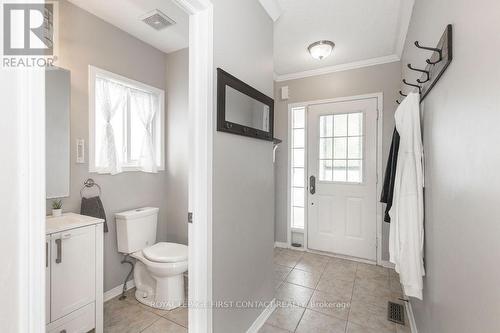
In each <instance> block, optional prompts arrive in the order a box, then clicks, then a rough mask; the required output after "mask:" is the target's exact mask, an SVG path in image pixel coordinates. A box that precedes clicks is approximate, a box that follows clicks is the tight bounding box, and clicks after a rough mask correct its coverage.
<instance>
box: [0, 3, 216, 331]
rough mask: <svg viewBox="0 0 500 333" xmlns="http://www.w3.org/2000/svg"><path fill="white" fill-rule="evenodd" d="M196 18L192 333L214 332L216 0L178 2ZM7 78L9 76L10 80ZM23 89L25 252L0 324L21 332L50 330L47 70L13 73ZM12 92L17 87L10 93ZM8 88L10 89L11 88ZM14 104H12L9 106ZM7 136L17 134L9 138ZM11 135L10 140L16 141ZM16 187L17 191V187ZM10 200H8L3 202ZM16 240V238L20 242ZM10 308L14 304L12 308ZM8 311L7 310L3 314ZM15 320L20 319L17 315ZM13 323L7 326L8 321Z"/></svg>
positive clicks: (20, 212)
mask: <svg viewBox="0 0 500 333" xmlns="http://www.w3.org/2000/svg"><path fill="white" fill-rule="evenodd" d="M176 2H177V3H178V4H179V5H180V6H181V8H183V9H184V10H186V11H187V13H188V14H189V15H190V20H189V30H190V32H189V34H190V44H189V46H190V51H189V66H190V70H189V73H190V74H189V76H190V77H189V110H190V111H189V119H190V125H191V126H192V127H191V130H190V131H189V132H190V133H193V135H192V137H190V152H191V153H190V154H191V156H190V158H191V159H192V161H194V162H193V163H190V165H196V168H192V169H190V177H189V178H190V184H189V190H190V191H189V192H190V198H189V207H190V211H192V212H193V213H194V214H195V215H194V216H195V218H194V221H195V223H194V224H193V225H190V226H189V243H190V246H189V257H190V261H189V271H190V273H191V274H190V275H191V277H190V279H189V288H190V293H189V295H190V298H192V299H196V301H197V302H200V304H199V305H201V306H199V307H196V309H195V310H194V311H189V329H190V331H191V332H195V333H198V332H200V333H201V332H209V333H210V332H212V310H211V308H210V306H208V305H210V304H211V301H212V252H211V250H212V211H211V210H212V202H211V193H212V135H213V70H214V68H213V43H212V41H213V36H212V32H213V7H212V3H211V2H210V1H209V0H176ZM4 74H5V73H2V75H4ZM9 75H11V76H12V77H13V78H15V79H14V81H17V82H19V84H18V86H17V90H16V93H17V96H16V97H17V98H16V97H14V98H13V99H16V101H15V102H14V101H12V103H11V104H12V105H13V106H15V107H14V108H13V109H10V111H11V112H17V113H18V119H16V121H18V123H16V124H15V125H14V126H17V141H16V142H17V143H18V145H17V146H13V147H11V148H12V149H17V151H18V159H17V161H12V163H15V165H18V172H17V175H16V177H17V178H18V185H19V186H18V188H17V189H16V191H15V193H17V196H13V197H12V198H11V199H12V200H7V201H6V202H5V204H8V203H9V202H11V203H12V205H13V206H11V207H8V209H6V211H12V210H16V211H17V213H16V214H15V215H13V216H15V221H12V222H15V223H17V227H16V228H17V229H16V231H17V236H16V237H15V238H16V245H17V246H16V247H15V248H9V249H6V250H8V251H15V252H16V253H18V256H19V258H18V259H19V262H18V266H17V267H20V270H18V272H17V277H18V278H17V281H18V284H17V286H15V288H16V289H17V290H18V295H19V297H18V299H17V300H15V301H16V304H17V309H16V310H15V311H9V312H8V313H10V314H12V317H9V316H8V317H7V318H3V320H2V322H0V327H4V325H8V326H7V329H8V327H11V328H13V327H16V328H19V331H20V332H21V331H22V332H29V333H38V332H44V331H45V295H44V293H45V258H44V256H45V251H44V243H45V91H44V89H43V88H44V87H45V84H44V80H45V79H44V77H45V76H44V73H43V71H42V72H41V73H39V72H38V71H29V70H26V71H25V70H21V69H20V70H18V71H16V73H10V74H9ZM10 90H12V89H10ZM6 91H9V89H7V90H6ZM5 102H7V101H5ZM5 134H6V136H7V135H9V133H5ZM8 140H9V138H7V137H5V138H4V141H5V142H8ZM11 190H12V189H11ZM2 199H3V198H2ZM12 236H13V235H11V237H12ZM5 306H8V304H6V305H5ZM2 312H3V311H2ZM14 316H15V317H14ZM4 320H5V322H4Z"/></svg>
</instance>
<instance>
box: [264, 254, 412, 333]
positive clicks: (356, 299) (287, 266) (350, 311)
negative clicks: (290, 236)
mask: <svg viewBox="0 0 500 333" xmlns="http://www.w3.org/2000/svg"><path fill="white" fill-rule="evenodd" d="M274 263H275V265H274V271H275V287H276V300H277V302H278V303H280V304H281V305H282V306H281V307H278V308H277V309H276V310H275V311H274V313H273V314H272V315H271V316H270V317H269V319H268V320H267V322H266V324H265V325H264V327H263V328H262V329H261V330H260V332H261V333H287V332H297V333H305V332H312V333H323V332H328V333H337V332H338V333H341V332H342V333H403V332H405V333H406V332H410V328H409V326H408V324H406V325H405V326H402V325H397V324H395V323H392V322H390V321H388V320H387V302H388V301H389V300H391V301H393V302H397V303H402V302H401V301H400V300H399V299H398V298H399V297H401V293H402V291H401V285H400V284H399V277H398V275H397V273H396V272H395V271H394V270H390V269H387V268H383V267H378V266H373V265H367V264H361V263H357V262H353V261H349V260H343V259H337V258H331V257H326V256H321V255H316V254H311V253H304V252H300V251H294V250H287V249H279V248H276V249H275V252H274Z"/></svg>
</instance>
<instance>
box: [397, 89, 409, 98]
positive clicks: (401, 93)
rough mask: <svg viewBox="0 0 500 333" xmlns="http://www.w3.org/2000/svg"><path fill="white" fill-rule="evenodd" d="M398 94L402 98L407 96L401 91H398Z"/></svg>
mask: <svg viewBox="0 0 500 333" xmlns="http://www.w3.org/2000/svg"><path fill="white" fill-rule="evenodd" d="M399 94H400V95H401V96H403V97H406V96H408V95H405V94H403V92H402V91H401V90H400V91H399Z"/></svg>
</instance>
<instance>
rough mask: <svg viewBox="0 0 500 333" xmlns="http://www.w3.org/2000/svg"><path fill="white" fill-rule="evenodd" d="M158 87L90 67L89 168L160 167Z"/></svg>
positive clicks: (148, 169) (102, 170)
mask: <svg viewBox="0 0 500 333" xmlns="http://www.w3.org/2000/svg"><path fill="white" fill-rule="evenodd" d="M164 96H165V93H164V91H163V90H160V89H157V88H154V87H151V86H148V85H146V84H144V83H141V82H137V81H134V80H131V79H128V78H125V77H123V76H120V75H117V74H114V73H111V72H107V71H105V70H102V69H99V68H96V67H93V66H89V111H90V112H89V115H90V121H89V127H90V137H89V151H90V156H89V168H90V172H98V173H109V174H117V173H120V172H122V171H144V172H153V173H155V172H157V171H158V170H163V169H164V137H165V135H164V119H165V117H164Z"/></svg>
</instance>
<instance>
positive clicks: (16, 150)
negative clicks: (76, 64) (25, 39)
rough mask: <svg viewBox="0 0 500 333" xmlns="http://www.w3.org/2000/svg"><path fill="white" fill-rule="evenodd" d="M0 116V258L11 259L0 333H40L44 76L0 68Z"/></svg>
mask: <svg viewBox="0 0 500 333" xmlns="http://www.w3.org/2000/svg"><path fill="white" fill-rule="evenodd" d="M0 71H1V75H2V80H1V83H2V87H1V89H2V92H3V93H4V94H5V95H4V99H3V100H2V106H3V107H2V111H3V113H2V116H3V117H4V118H5V119H6V120H5V121H7V123H8V124H9V128H10V129H12V130H8V131H2V132H1V133H0V137H1V140H2V142H3V143H4V145H5V146H4V148H5V149H1V151H2V156H3V157H4V158H5V161H6V162H5V165H3V166H2V173H1V175H2V177H1V179H2V184H3V185H5V186H4V189H2V190H0V193H1V204H0V207H1V210H2V212H4V215H5V216H4V220H5V223H4V224H3V229H4V230H3V236H2V237H0V244H1V248H2V250H3V252H4V253H11V254H12V255H11V256H10V258H9V259H8V260H6V262H5V263H4V265H6V266H5V269H4V272H3V273H2V274H0V276H1V277H0V280H1V281H2V282H3V283H2V288H6V289H8V290H9V291H8V292H7V291H6V290H4V289H1V290H2V291H3V293H2V294H4V295H9V297H11V296H12V297H14V299H12V300H11V301H9V302H6V303H5V304H2V305H0V312H1V313H2V314H3V315H2V318H1V319H0V331H17V332H27V333H37V332H44V331H45V89H44V88H45V71H44V70H40V69H21V68H18V69H0Z"/></svg>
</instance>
